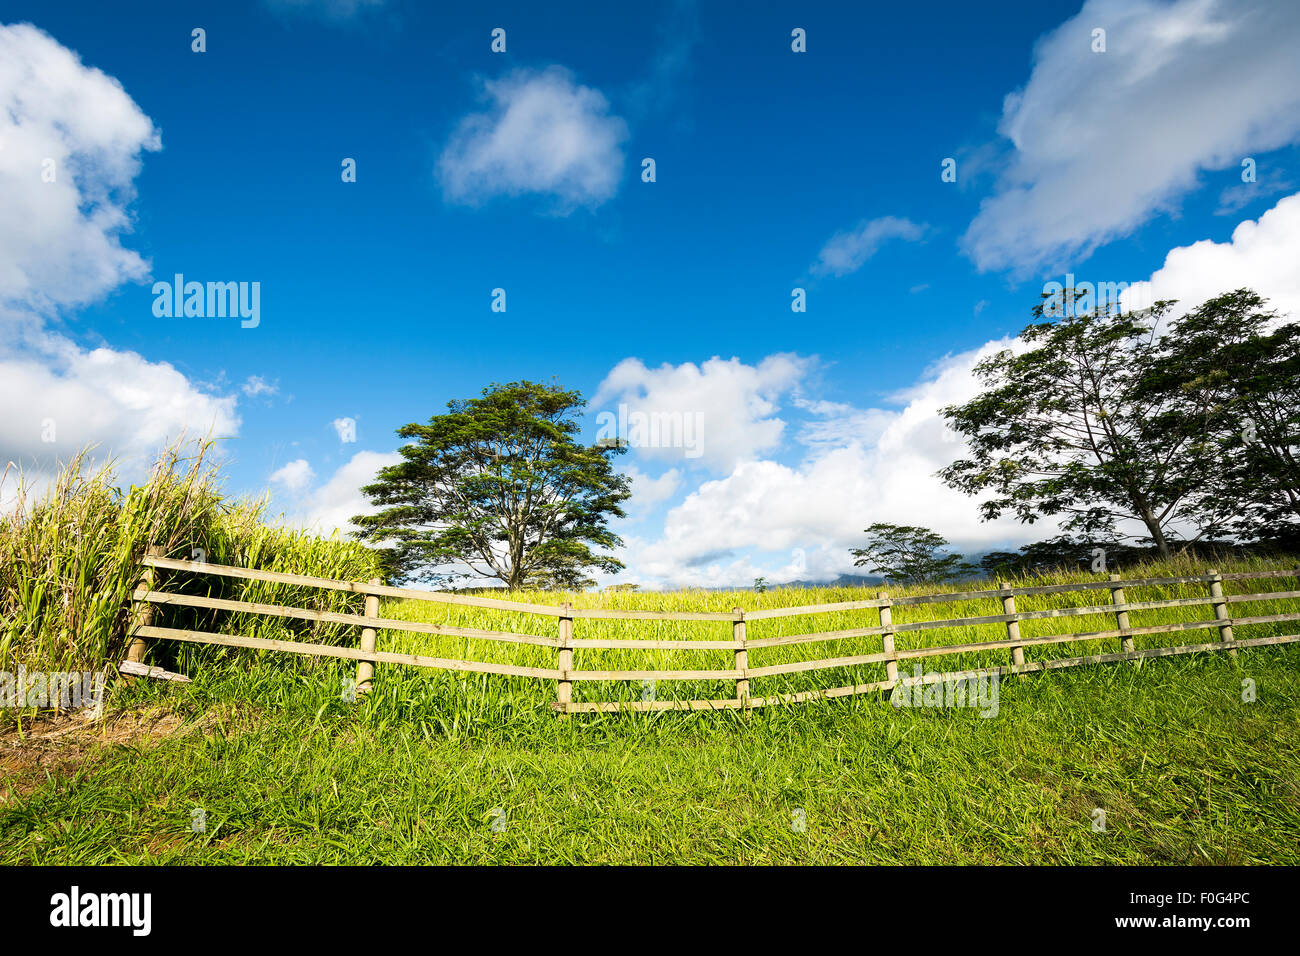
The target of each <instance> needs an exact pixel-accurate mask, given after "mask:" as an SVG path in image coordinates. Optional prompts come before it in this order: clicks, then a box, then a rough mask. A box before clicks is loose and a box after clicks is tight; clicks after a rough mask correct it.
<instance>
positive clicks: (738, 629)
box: [731, 607, 749, 709]
mask: <svg viewBox="0 0 1300 956" xmlns="http://www.w3.org/2000/svg"><path fill="white" fill-rule="evenodd" d="M731 610H732V611H733V612H735V613H736V614H738V615H740V616H739V617H738V618H737V619H736V620H735V621H733V622H732V624H731V636H732V638H734V639H735V641H736V642H737V643H738V644H739V645H740V646H739V647H737V648H736V670H738V671H740V673H741V676H740V677H739V678H737V680H736V700H738V701H740V706H741V709H746V708H748V707H749V678H748V677H747V676H745V675H747V674H748V673H749V651H747V650H745V609H744V608H743V607H733V608H732V609H731Z"/></svg>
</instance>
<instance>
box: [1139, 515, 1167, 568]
mask: <svg viewBox="0 0 1300 956" xmlns="http://www.w3.org/2000/svg"><path fill="white" fill-rule="evenodd" d="M1142 523H1143V524H1145V525H1146V526H1147V530H1148V531H1150V532H1151V537H1152V538H1153V539H1155V542H1156V547H1157V548H1158V549H1159V550H1160V557H1162V558H1168V557H1169V542H1168V541H1167V540H1166V539H1165V532H1164V529H1163V528H1161V527H1160V523H1159V522H1158V521H1156V519H1155V517H1154V516H1153V515H1149V514H1147V513H1146V512H1144V513H1143V515H1142Z"/></svg>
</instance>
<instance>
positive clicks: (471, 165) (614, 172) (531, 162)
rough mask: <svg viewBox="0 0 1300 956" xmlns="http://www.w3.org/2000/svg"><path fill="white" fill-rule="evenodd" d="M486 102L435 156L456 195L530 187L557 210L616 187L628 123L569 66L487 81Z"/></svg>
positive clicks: (601, 198)
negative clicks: (485, 108)
mask: <svg viewBox="0 0 1300 956" xmlns="http://www.w3.org/2000/svg"><path fill="white" fill-rule="evenodd" d="M484 87H485V92H486V96H487V98H488V100H489V101H490V107H489V109H488V111H487V112H484V113H474V114H471V115H470V116H467V117H465V118H464V119H463V120H461V122H460V124H459V126H457V128H456V130H455V132H454V133H453V134H452V137H451V140H450V142H448V144H447V147H446V149H445V150H444V151H443V154H442V157H441V159H440V160H439V161H438V174H439V177H440V179H441V182H442V187H443V193H444V195H445V196H446V198H447V199H449V200H452V201H454V202H462V203H470V204H474V203H478V202H481V201H483V200H485V199H489V198H492V197H494V196H502V195H506V196H517V195H522V194H526V193H534V194H540V195H545V196H548V197H552V198H553V199H554V200H555V201H556V203H557V206H556V210H557V211H560V212H569V211H572V209H573V208H574V207H576V206H583V205H586V206H598V205H600V204H601V203H603V202H605V201H606V200H607V199H609V198H611V197H612V196H613V195H614V193H615V192H617V191H618V185H619V179H620V177H621V175H622V171H623V149H622V145H623V142H624V141H625V140H626V139H627V135H628V131H627V124H626V123H625V122H624V121H623V120H622V119H621V118H619V117H617V116H614V115H612V114H611V113H610V112H609V102H608V101H607V100H606V99H605V96H604V95H603V94H602V93H601V92H600V91H599V90H594V89H592V88H591V87H587V86H581V85H579V84H578V83H577V82H576V81H575V80H574V78H573V74H572V73H570V72H569V71H568V70H566V69H564V68H562V67H558V66H553V67H550V68H549V69H546V70H543V71H541V72H531V71H527V70H517V71H515V72H513V73H511V74H509V75H507V76H505V77H503V78H501V79H497V80H488V81H486V82H485V84H484Z"/></svg>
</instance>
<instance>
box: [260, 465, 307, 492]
mask: <svg viewBox="0 0 1300 956" xmlns="http://www.w3.org/2000/svg"><path fill="white" fill-rule="evenodd" d="M315 477H316V472H314V471H312V467H311V465H310V464H309V463H308V462H307V459H306V458H299V459H298V460H297V461H291V462H289V463H288V464H287V465H285V466H283V467H281V468H277V469H276V470H275V471H273V472H272V473H271V478H270V480H271V481H273V482H276V483H278V484H281V485H284V486H285V487H286V488H287V489H289V490H290V491H292V492H294V493H295V494H296V493H297V492H300V491H302V490H303V489H304V488H306V487H307V486H308V485H309V484H311V480H312V479H313V478H315Z"/></svg>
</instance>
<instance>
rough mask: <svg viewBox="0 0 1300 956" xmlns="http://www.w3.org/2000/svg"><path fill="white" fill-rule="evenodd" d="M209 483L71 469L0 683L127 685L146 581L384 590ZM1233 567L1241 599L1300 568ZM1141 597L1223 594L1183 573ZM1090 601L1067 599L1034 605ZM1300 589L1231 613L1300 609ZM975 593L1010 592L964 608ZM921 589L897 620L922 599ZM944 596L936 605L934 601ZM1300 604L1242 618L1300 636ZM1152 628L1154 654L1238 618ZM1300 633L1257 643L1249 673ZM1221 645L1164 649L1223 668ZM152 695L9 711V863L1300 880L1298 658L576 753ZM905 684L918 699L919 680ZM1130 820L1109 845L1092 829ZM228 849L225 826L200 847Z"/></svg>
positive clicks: (211, 694) (957, 612)
mask: <svg viewBox="0 0 1300 956" xmlns="http://www.w3.org/2000/svg"><path fill="white" fill-rule="evenodd" d="M214 482H215V479H214V477H213V473H212V472H211V471H210V470H208V469H207V468H206V466H204V464H203V460H202V455H198V456H195V457H191V458H184V457H182V456H180V455H179V454H176V453H172V454H171V455H169V456H167V457H165V458H164V460H163V461H161V462H160V463H159V466H158V467H157V468H156V469H155V472H154V476H153V478H152V479H151V481H150V482H149V483H148V484H146V485H144V486H141V487H133V488H131V489H129V490H127V491H120V490H117V489H115V488H113V487H112V485H111V484H110V481H109V476H108V475H107V474H106V473H103V472H100V473H95V474H92V475H82V474H81V473H80V471H79V470H78V469H77V468H76V463H74V467H73V468H70V469H69V471H68V472H66V473H65V475H64V476H63V478H61V480H60V482H59V483H58V484H56V485H55V487H53V488H52V489H51V490H50V491H49V492H48V493H47V494H46V495H45V496H44V497H43V498H42V499H41V500H40V501H38V502H34V503H32V504H30V505H27V504H20V507H19V508H17V509H16V510H15V511H14V512H13V513H12V514H10V515H8V516H5V517H3V518H0V670H6V669H12V668H14V667H15V666H16V665H18V664H23V665H24V666H26V667H28V668H29V669H39V668H46V669H60V668H62V669H74V668H78V669H84V668H94V669H99V668H101V667H103V666H104V665H105V664H106V663H110V662H112V661H114V660H120V655H121V653H122V651H123V649H124V646H125V637H126V634H127V632H128V628H129V623H130V621H129V613H128V610H127V608H128V596H129V594H130V592H131V589H132V588H133V587H134V586H135V582H136V581H137V579H138V567H137V562H138V559H139V555H140V554H141V553H142V552H143V550H144V547H145V546H146V545H147V544H149V543H155V544H158V545H160V546H161V547H163V548H164V550H165V552H166V553H167V554H169V555H172V556H177V557H190V556H191V554H192V553H193V551H194V549H195V548H202V549H203V551H204V552H205V553H206V555H207V557H208V560H210V561H213V562H217V563H227V564H235V565H240V566H244V567H260V568H265V569H271V570H282V571H291V572H297V573H302V574H310V575H317V576H321V577H333V578H343V579H351V580H363V579H366V578H368V577H370V576H372V575H373V574H374V573H375V571H376V565H375V563H374V559H373V555H372V554H371V553H370V552H368V551H366V550H365V549H364V548H360V547H359V546H358V545H356V544H354V543H349V542H342V541H339V540H321V539H317V538H312V537H310V536H307V535H303V534H301V533H298V532H293V531H288V530H284V529H280V528H275V527H272V526H268V525H267V524H266V523H265V521H264V516H263V510H262V509H261V508H260V506H259V505H258V504H257V503H256V502H253V503H248V502H236V503H228V502H226V501H224V500H223V499H222V497H221V495H220V493H219V490H218V489H217V486H216V485H215V483H214ZM1293 566H1294V565H1293V563H1289V562H1288V563H1280V562H1276V561H1268V560H1265V559H1251V560H1248V561H1247V560H1240V559H1238V560H1234V561H1225V562H1223V563H1221V564H1220V566H1219V570H1221V571H1223V572H1231V571H1240V570H1248V569H1261V570H1262V569H1268V568H1278V569H1281V568H1284V567H1285V568H1290V567H1293ZM1122 571H1123V573H1124V576H1125V577H1126V578H1133V577H1168V576H1178V575H1185V574H1191V573H1203V572H1204V571H1205V567H1204V566H1203V565H1200V564H1197V563H1195V562H1192V561H1189V560H1180V561H1176V562H1171V563H1164V564H1155V565H1148V566H1142V567H1134V568H1124V569H1122ZM1092 577H1093V576H1090V575H1082V574H1073V575H1055V576H1052V577H1050V578H1048V579H1044V580H1041V581H1034V582H1025V583H1065V582H1067V581H1078V580H1084V579H1090V578H1092ZM1294 582H1295V579H1294V578H1293V577H1282V578H1273V579H1264V580H1257V581H1245V582H1243V581H1236V582H1229V583H1228V584H1227V586H1226V590H1227V591H1228V592H1229V593H1236V594H1242V593H1262V592H1279V591H1290V590H1295V589H1296V585H1295V583H1294ZM158 584H159V587H160V588H161V589H163V590H173V591H174V590H185V591H189V592H194V593H204V594H210V595H214V596H221V597H229V598H234V599H237V600H244V601H261V602H265V603H278V604H285V605H295V606H300V607H313V608H318V609H323V610H324V609H328V610H340V611H342V610H347V611H354V612H355V611H360V610H361V606H360V602H359V601H358V599H357V597H356V596H355V595H347V594H341V593H330V592H319V591H313V590H310V589H303V588H292V587H283V586H274V585H266V584H261V583H258V582H241V581H230V580H227V579H219V578H213V577H211V576H202V575H180V574H163V575H161V577H160V580H159V582H158ZM967 586H968V587H972V588H978V587H982V586H985V585H981V584H970V585H967ZM919 590H922V589H919V588H913V589H902V588H900V589H891V593H893V594H894V596H896V597H897V596H902V595H904V594H907V593H915V592H916V591H919ZM926 590H933V589H926ZM1205 593H1206V592H1205V587H1204V585H1202V584H1189V585H1173V586H1167V587H1153V586H1148V587H1131V588H1129V589H1128V593H1127V597H1128V599H1129V600H1130V601H1146V600H1154V599H1158V598H1175V597H1199V596H1204V595H1205ZM872 596H874V592H868V591H864V590H862V589H848V588H835V589H831V588H823V589H811V590H781V589H776V590H772V591H768V592H765V593H763V594H754V593H745V592H733V593H717V592H689V593H673V594H641V593H627V592H616V593H611V592H602V593H588V594H536V593H533V594H529V595H526V596H523V595H519V596H517V597H524V598H525V599H526V600H529V601H533V602H537V603H545V604H558V603H561V602H563V601H566V600H568V601H573V602H574V603H575V604H577V605H578V606H586V607H619V608H625V609H638V608H643V609H658V610H727V609H730V608H731V607H733V606H743V607H745V608H746V609H756V608H761V607H774V606H782V605H784V606H789V605H796V604H808V603H826V602H834V601H846V600H855V599H859V600H860V599H862V598H867V597H872ZM1108 599H1109V594H1108V592H1107V591H1105V590H1104V589H1103V590H1101V591H1093V592H1089V593H1071V594H1056V595H1039V596H1033V597H1027V598H1024V599H1022V600H1021V601H1019V602H1018V604H1017V607H1018V609H1019V610H1022V611H1025V610H1035V609H1045V608H1065V607H1076V608H1077V607H1081V606H1084V605H1090V604H1105V603H1106V601H1107V600H1108ZM1297 609H1300V601H1297V600H1295V599H1292V598H1285V597H1272V596H1270V595H1269V594H1267V593H1264V596H1263V597H1261V598H1259V599H1258V600H1255V601H1250V602H1243V603H1240V604H1234V605H1233V614H1234V616H1238V617H1240V616H1253V615H1266V614H1276V613H1283V612H1293V611H1296V610H1297ZM998 613H1001V606H1000V602H997V601H996V600H980V601H970V602H960V603H958V602H953V603H949V604H927V605H921V606H915V607H899V608H896V609H895V614H894V621H895V623H896V624H902V623H908V622H913V621H923V620H934V619H938V618H952V617H957V616H975V615H986V614H998ZM381 614H382V615H384V616H389V617H399V618H407V619H415V620H424V621H434V622H437V623H443V624H452V625H461V626H469V627H478V628H487V629H493V630H506V631H516V632H522V633H536V634H544V635H552V634H554V633H555V632H554V628H555V626H556V624H555V620H554V619H553V618H546V617H535V616H529V615H521V614H514V613H509V612H501V611H488V610H483V609H477V608H465V607H450V606H446V605H435V604H429V603H426V602H385V604H384V606H383V609H382V611H381ZM161 615H162V617H161V620H160V621H159V622H158V623H161V624H164V625H170V626H175V627H192V628H197V629H202V630H217V631H223V632H225V633H237V634H252V635H256V636H261V637H271V638H280V639H287V640H304V641H314V642H320V643H344V644H348V645H350V646H351V645H354V644H355V641H356V639H357V635H356V632H355V629H352V628H349V627H343V626H339V625H319V624H315V623H311V622H302V621H290V620H284V619H275V618H265V617H252V616H247V615H234V614H218V613H215V612H196V611H191V610H186V609H183V608H166V609H163V610H162V612H161ZM1210 616H1211V614H1210V609H1209V607H1208V606H1205V605H1201V606H1198V607H1181V608H1162V609H1155V610H1148V611H1136V612H1133V614H1132V622H1131V623H1132V624H1133V625H1134V626H1137V627H1140V626H1143V625H1153V624H1168V623H1175V622H1178V621H1188V620H1195V619H1205V618H1208V617H1210ZM875 623H876V620H875V612H874V611H867V612H861V611H859V612H843V613H841V612H837V613H832V614H824V615H816V616H800V617H788V618H777V619H773V620H768V621H761V622H753V623H751V624H750V625H749V627H748V636H749V637H750V638H751V639H755V638H761V637H770V636H775V635H781V634H797V633H804V632H809V631H827V630H838V629H845V628H852V627H862V626H864V625H866V626H871V625H873V624H875ZM1113 626H1114V616H1113V614H1112V613H1110V612H1108V611H1105V610H1104V609H1103V610H1101V611H1098V612H1096V613H1092V614H1087V615H1079V616H1073V617H1067V618H1061V619H1052V620H1039V621H1030V622H1024V623H1023V624H1022V627H1021V632H1022V635H1023V636H1025V637H1033V636H1037V635H1044V634H1050V633H1070V634H1074V633H1079V632H1087V631H1097V630H1105V629H1109V628H1111V627H1113ZM1297 626H1298V625H1297V624H1296V623H1295V622H1282V623H1276V622H1275V623H1264V624H1255V625H1244V626H1239V627H1237V629H1236V637H1237V638H1238V639H1245V638H1250V637H1263V636H1269V635H1279V634H1287V633H1295V631H1296V627H1297ZM576 630H577V636H578V637H580V638H581V637H588V638H620V637H624V638H626V637H642V638H660V639H672V638H688V637H690V638H703V639H709V638H715V639H716V638H723V637H727V636H729V633H728V631H729V625H728V624H726V623H714V622H703V623H697V622H688V623H678V622H650V621H635V622H625V621H610V620H579V621H578V622H577V625H576ZM1215 636H1216V635H1215V631H1214V630H1213V629H1210V630H1208V631H1180V632H1173V633H1169V634H1162V635H1154V636H1141V637H1138V638H1137V639H1136V643H1137V646H1138V647H1139V648H1143V647H1154V646H1159V645H1170V644H1176V643H1185V644H1195V643H1202V642H1206V641H1212V640H1214V639H1215ZM1002 637H1005V629H1004V626H1003V625H1001V624H986V625H976V626H969V627H951V628H942V629H930V630H921V631H908V632H901V633H900V634H899V635H898V647H899V648H900V649H903V648H908V647H922V646H937V645H948V644H958V643H966V642H973V641H988V640H996V639H1000V638H1002ZM1114 645H1115V642H1114V640H1113V639H1107V640H1104V641H1098V640H1091V641H1077V642H1076V641H1069V642H1064V643H1060V644H1053V645H1043V646H1037V647H1032V648H1029V649H1027V651H1026V656H1027V658H1028V659H1029V660H1031V661H1032V660H1043V659H1048V658H1053V657H1070V656H1078V655H1083V654H1095V653H1103V652H1106V651H1113V650H1115V649H1116V648H1115V646H1114ZM379 647H380V649H381V650H402V651H411V652H415V653H421V654H431V655H436V656H442V657H458V658H462V659H470V660H484V661H500V662H510V663H516V664H527V665H535V666H542V667H553V666H554V665H555V658H554V654H555V651H554V649H552V648H544V647H536V646H531V645H517V644H500V643H494V642H488V641H483V640H480V639H464V638H451V637H434V636H430V635H414V634H409V633H404V632H397V631H381V633H380V637H379ZM879 649H880V638H879V637H861V638H846V639H840V640H835V641H829V642H823V643H815V644H814V643H809V644H800V645H795V646H786V647H776V648H761V649H754V650H751V651H750V654H749V664H750V666H751V667H760V666H764V665H767V664H773V663H777V662H782V661H792V660H800V659H809V658H814V657H837V656H847V655H854V654H861V653H869V652H872V651H878V650H879ZM1006 655H1007V652H1006V650H1005V649H1002V650H998V651H982V652H974V653H966V654H962V655H960V656H952V657H944V658H933V659H930V660H929V661H928V664H927V669H928V670H954V669H959V668H970V667H981V666H989V665H993V664H1003V663H1006ZM150 658H151V661H152V662H153V663H158V664H162V665H163V666H165V667H167V668H169V669H172V670H179V671H181V672H183V673H186V674H188V675H190V676H191V677H193V678H194V682H193V683H192V684H163V683H155V682H149V681H136V682H134V683H128V682H126V681H116V682H114V683H113V684H112V685H111V688H110V696H109V700H108V704H107V715H106V717H105V718H104V719H103V720H101V721H99V722H96V723H94V724H92V725H88V726H86V725H83V724H82V723H81V722H80V720H79V718H76V717H59V718H51V717H50V715H49V714H48V712H47V713H37V712H35V711H31V710H19V709H13V708H6V709H4V710H3V711H0V863H47V864H72V863H76V864H86V863H111V862H130V863H174V862H185V863H249V862H255V863H308V862H311V863H336V862H337V863H342V862H351V863H363V862H365V863H368V862H388V863H426V862H427V863H441V862H456V863H474V862H520V863H553V862H589V863H603V862H616V863H666V862H678V863H719V862H721V863H818V862H864V863H1175V864H1186V863H1286V864H1295V863H1300V648H1298V647H1297V646H1296V645H1286V646H1278V647H1268V648H1257V649H1244V650H1242V651H1241V652H1240V655H1239V657H1238V658H1237V659H1235V660H1234V659H1232V658H1230V657H1228V656H1227V655H1226V654H1222V653H1216V654H1195V655H1188V656H1183V657H1174V658H1168V659H1161V660H1152V661H1146V662H1142V663H1141V664H1138V663H1133V662H1125V663H1118V664H1105V665H1094V666H1085V667H1076V668H1071V669H1065V670H1057V671H1051V672H1047V673H1043V674H1031V675H1025V676H1022V677H1017V678H1006V679H1003V680H1002V681H1001V682H1000V683H999V685H998V691H999V694H998V702H997V703H998V706H997V709H996V714H995V715H990V716H987V717H985V716H981V715H980V713H979V712H978V711H977V710H975V709H970V708H895V707H893V706H891V705H890V703H889V700H888V697H887V696H885V695H883V694H878V693H872V694H867V695H863V696H859V697H854V698H848V699H840V700H834V701H819V702H809V703H803V704H795V705H789V706H773V707H768V708H764V709H760V710H756V711H754V712H752V713H748V714H741V713H736V712H722V713H694V714H691V713H659V714H618V715H599V716H575V717H571V718H569V719H558V718H557V717H556V715H555V714H554V713H553V712H552V710H551V708H550V704H551V702H552V701H553V700H554V699H555V684H554V682H553V681H541V680H533V679H525V678H507V677H500V676H495V675H465V674H459V673H454V672H447V671H429V670H422V669H416V668H407V667H399V666H390V665H380V666H379V667H378V669H377V672H376V677H375V689H374V692H373V693H372V694H370V695H369V696H367V697H364V698H362V699H361V700H360V701H359V702H349V701H347V700H345V699H344V694H343V692H342V691H343V689H345V688H346V687H347V682H348V679H349V678H351V677H352V676H354V675H355V667H354V666H353V665H348V664H345V663H343V662H340V661H336V660H329V659H318V658H306V657H290V656H288V655H279V654H269V653H265V652H257V651H245V650H236V649H232V648H216V647H203V646H197V645H187V644H174V643H172V644H168V643H165V642H159V643H156V644H155V645H154V647H153V648H152V649H151V651H150ZM575 663H576V665H577V667H579V668H600V669H622V668H637V669H707V668H726V667H730V666H731V663H732V658H731V652H730V651H698V652H683V651H626V650H622V651H619V650H581V651H578V652H577V653H576V654H575ZM901 669H902V670H904V671H906V672H910V670H911V667H910V665H909V666H906V667H902V668H901ZM883 676H884V668H883V665H870V666H863V667H853V668H838V669H833V670H823V671H818V672H815V673H802V674H792V675H779V676H770V677H766V678H755V679H754V680H753V681H752V682H751V693H752V694H753V695H755V696H766V695H771V694H780V693H784V692H790V691H801V690H810V689H813V688H817V687H831V686H836V685H844V684H853V683H866V682H870V681H875V680H879V679H881V678H882V677H883ZM647 690H650V691H652V692H653V693H654V694H655V696H656V697H657V698H658V699H660V700H665V699H670V698H710V697H712V698H719V697H731V696H732V695H733V694H734V691H735V688H734V683H732V682H729V681H712V682H709V681H687V682H676V681H659V682H656V683H655V684H654V686H653V687H651V688H645V687H643V686H641V685H640V684H633V683H632V682H622V683H596V682H591V683H578V684H576V685H575V699H576V700H579V701H582V700H592V701H594V700H628V699H636V698H639V697H641V696H643V695H644V694H645V693H647ZM1098 811H1104V814H1105V818H1104V822H1105V828H1104V829H1098V828H1097V825H1098V824H1100V822H1101V815H1100V814H1099V813H1098ZM199 817H201V818H202V820H203V821H204V825H203V826H201V827H196V819H197V818H199Z"/></svg>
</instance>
